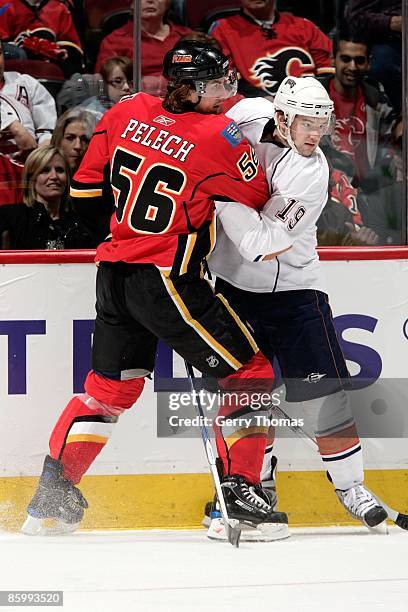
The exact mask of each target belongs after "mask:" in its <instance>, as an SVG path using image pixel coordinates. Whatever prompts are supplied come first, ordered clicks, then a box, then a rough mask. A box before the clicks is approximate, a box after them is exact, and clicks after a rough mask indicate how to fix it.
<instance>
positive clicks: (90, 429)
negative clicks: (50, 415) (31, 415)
mask: <svg viewBox="0 0 408 612" xmlns="http://www.w3.org/2000/svg"><path fill="white" fill-rule="evenodd" d="M104 412H105V411H104V409H103V406H102V405H101V404H99V402H97V401H96V400H94V399H93V398H91V397H90V396H89V395H86V394H84V395H81V396H77V397H73V398H72V399H71V400H70V401H69V402H68V404H67V406H66V408H65V410H64V411H63V412H62V414H61V416H60V418H59V419H58V421H57V423H56V425H55V427H54V430H53V432H52V434H51V437H50V454H51V457H52V458H53V459H59V460H60V461H61V462H62V464H63V466H64V476H65V477H66V478H68V479H69V480H71V481H72V482H73V483H74V484H76V483H78V482H79V481H80V480H81V478H82V476H83V474H85V472H86V471H87V469H88V468H89V466H90V465H91V463H92V462H93V461H94V459H95V458H96V456H97V455H98V454H99V453H100V452H101V450H102V449H103V447H104V446H105V444H106V442H107V441H108V439H109V437H110V434H111V433H112V430H113V427H114V424H115V423H116V421H117V420H118V416H117V415H116V416H115V415H111V416H109V415H106V414H104Z"/></svg>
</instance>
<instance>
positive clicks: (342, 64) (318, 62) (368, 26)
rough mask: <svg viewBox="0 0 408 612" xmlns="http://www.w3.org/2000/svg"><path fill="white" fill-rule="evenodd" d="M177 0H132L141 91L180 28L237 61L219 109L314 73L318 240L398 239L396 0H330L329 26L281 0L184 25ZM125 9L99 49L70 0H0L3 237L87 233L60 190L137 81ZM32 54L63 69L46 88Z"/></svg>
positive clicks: (245, 1) (86, 240)
mask: <svg viewBox="0 0 408 612" xmlns="http://www.w3.org/2000/svg"><path fill="white" fill-rule="evenodd" d="M195 1H196V2H201V1H202V2H203V3H205V2H204V0H195ZM188 2H189V0H173V3H172V2H171V0H141V24H140V25H141V49H140V53H141V56H140V62H141V74H142V82H141V88H142V90H143V91H146V92H148V93H151V94H153V95H156V96H161V95H162V94H163V92H164V91H165V87H166V82H165V80H164V78H163V77H162V59H163V57H164V55H165V53H166V52H167V51H168V50H169V49H171V48H172V47H173V46H174V44H175V43H176V42H177V41H178V40H179V39H180V38H182V39H184V40H196V41H202V42H205V43H206V44H210V45H213V46H216V47H218V48H219V49H221V50H222V51H223V52H224V53H225V54H226V55H227V56H228V57H229V59H230V62H231V64H232V65H234V66H235V67H236V68H237V71H238V74H239V90H238V94H237V95H236V97H234V99H232V100H228V101H227V102H226V103H224V106H223V110H224V112H225V111H226V110H228V108H229V107H230V106H231V105H232V104H233V103H235V102H236V101H238V100H239V99H241V98H242V97H254V96H267V97H269V98H270V99H272V100H273V96H274V94H275V92H276V90H277V87H278V86H279V84H280V82H281V81H282V79H283V78H284V77H285V76H286V75H293V76H304V77H307V76H310V75H313V76H316V77H318V78H319V79H320V80H321V82H322V83H323V85H324V86H325V87H326V89H327V90H328V92H329V94H330V97H331V98H332V99H333V101H334V105H335V115H336V122H335V126H334V130H333V132H332V134H331V135H328V136H326V137H325V139H324V141H323V142H322V148H323V150H324V152H325V154H326V157H327V159H328V161H329V165H330V168H331V179H330V185H329V199H328V202H327V205H326V208H325V210H324V211H323V214H322V216H321V218H320V219H319V222H318V239H319V243H320V244H321V245H363V244H365V245H374V244H399V243H400V241H401V219H402V133H403V125H402V119H401V107H402V84H401V81H402V75H401V54H402V52H401V36H402V16H401V11H402V9H401V0H346V1H345V2H343V3H338V2H337V3H333V27H332V28H331V29H330V31H323V29H321V27H323V24H319V23H314V22H312V21H311V20H309V19H307V18H304V17H303V16H299V15H297V14H296V10H295V8H293V10H292V12H285V11H281V10H280V2H279V0H278V2H277V1H276V0H262V1H261V0H236V3H235V4H234V3H233V2H232V3H226V2H221V0H220V3H219V4H220V13H219V14H218V15H217V14H216V11H215V13H214V10H213V11H212V12H213V14H214V20H213V21H212V23H211V24H210V26H209V27H206V28H205V29H203V28H198V29H197V28H195V29H194V30H193V29H192V28H191V27H190V24H189V23H187V22H186V19H185V18H184V17H183V15H187V14H188V11H186V10H184V11H183V8H185V6H186V5H187V4H188ZM226 4H230V5H231V6H230V7H229V8H226ZM282 4H285V2H282ZM292 5H293V7H296V3H295V2H292ZM340 5H341V6H342V9H341V11H340V14H338V13H339V10H338V7H339V6H340ZM284 8H285V7H284ZM289 8H290V7H289ZM335 8H336V9H337V12H336V10H335ZM124 14H125V15H126V16H127V17H126V19H127V20H126V21H125V22H124V23H122V24H120V25H119V27H117V28H115V29H113V30H112V31H110V32H107V33H105V35H104V36H102V30H101V36H100V40H99V50H98V52H97V53H95V50H94V52H93V53H88V45H87V41H88V38H87V23H86V14H84V15H82V16H81V12H80V11H79V12H78V5H77V3H75V2H73V1H72V0H0V120H1V124H0V247H1V248H15V249H23V248H25V249H32V248H47V249H57V248H91V247H94V246H95V245H96V242H97V238H96V236H95V235H94V234H93V233H92V231H90V230H89V228H87V226H86V223H84V222H83V220H81V219H79V218H78V217H77V216H76V214H75V213H74V212H73V211H72V210H71V207H70V202H69V197H68V196H67V193H68V191H69V184H70V180H71V178H72V177H73V176H74V173H75V171H76V169H77V168H78V167H79V164H80V162H81V159H82V157H83V156H84V154H85V152H86V149H87V146H88V143H89V141H90V139H91V137H92V133H93V131H94V129H95V126H96V124H97V122H98V120H99V119H100V118H101V117H102V115H103V114H104V113H105V112H106V110H107V109H109V108H110V107H111V106H113V105H114V104H116V103H117V102H118V101H119V100H120V99H121V98H122V97H123V96H125V95H128V94H130V93H132V92H133V91H134V89H133V48H134V44H133V36H134V24H133V14H132V6H131V4H129V10H128V11H127V12H126V11H125V13H124ZM78 15H79V17H78ZM206 23H207V21H206ZM117 25H118V24H117ZM320 26H321V27H320ZM93 34H95V33H93ZM8 62H10V63H12V66H13V68H12V70H8ZM39 62H40V63H41V65H42V67H43V69H44V63H45V65H46V66H49V67H50V71H51V68H52V69H54V68H55V67H57V69H58V70H60V71H61V74H62V78H61V82H60V85H59V92H58V94H57V95H56V94H55V91H54V90H53V89H52V88H51V87H50V86H48V83H47V79H42V80H43V83H41V82H40V81H39V80H38V79H36V78H35V76H33V74H35V66H36V65H38V63H39ZM20 66H21V69H20V70H19V67H20ZM33 66H34V68H33ZM30 72H31V73H30ZM54 85H55V84H54ZM52 94H54V95H52Z"/></svg>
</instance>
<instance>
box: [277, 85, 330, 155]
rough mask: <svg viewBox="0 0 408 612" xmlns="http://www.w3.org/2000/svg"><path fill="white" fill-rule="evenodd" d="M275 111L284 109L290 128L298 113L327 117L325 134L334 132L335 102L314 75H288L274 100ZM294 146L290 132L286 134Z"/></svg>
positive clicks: (319, 117) (320, 117)
mask: <svg viewBox="0 0 408 612" xmlns="http://www.w3.org/2000/svg"><path fill="white" fill-rule="evenodd" d="M273 104H274V107H275V111H282V112H283V114H284V116H285V120H286V125H287V127H288V128H290V126H291V125H292V123H293V120H294V118H295V117H296V115H305V116H307V117H316V118H318V119H324V118H327V128H326V130H325V132H324V133H325V134H330V133H331V132H332V128H333V123H334V115H333V111H334V104H333V101H332V100H331V99H330V96H329V94H328V93H327V91H326V90H325V88H324V87H323V85H322V84H321V83H320V82H319V81H318V80H317V79H315V78H314V77H286V79H284V80H283V81H282V83H281V84H280V85H279V88H278V91H277V92H276V96H275V99H274V101H273ZM285 138H286V140H287V141H288V142H289V144H290V146H291V147H292V148H295V149H296V147H295V146H294V143H293V141H292V138H291V136H290V133H288V135H286V136H285Z"/></svg>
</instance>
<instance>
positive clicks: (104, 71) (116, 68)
mask: <svg viewBox="0 0 408 612" xmlns="http://www.w3.org/2000/svg"><path fill="white" fill-rule="evenodd" d="M101 76H102V80H101V81H100V92H99V93H98V95H96V96H91V97H90V98H87V99H86V100H84V101H83V102H82V103H81V107H82V108H86V109H87V110H88V111H90V112H92V113H94V115H95V116H96V118H97V119H98V120H99V119H100V118H101V117H102V115H104V114H105V113H106V111H107V110H108V109H109V108H112V106H113V105H114V104H116V102H119V100H120V99H121V98H123V96H127V95H128V94H130V93H131V92H132V86H133V83H132V78H133V62H132V60H130V59H129V58H128V57H123V56H118V57H112V58H111V59H108V60H106V62H105V63H104V64H103V66H102V68H101Z"/></svg>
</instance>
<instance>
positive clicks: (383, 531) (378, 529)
mask: <svg viewBox="0 0 408 612" xmlns="http://www.w3.org/2000/svg"><path fill="white" fill-rule="evenodd" d="M366 527H367V529H368V531H369V532H370V533H372V534H373V535H389V533H390V532H389V530H388V525H387V521H383V522H382V523H380V524H379V525H376V526H375V527H369V526H368V525H366Z"/></svg>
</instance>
